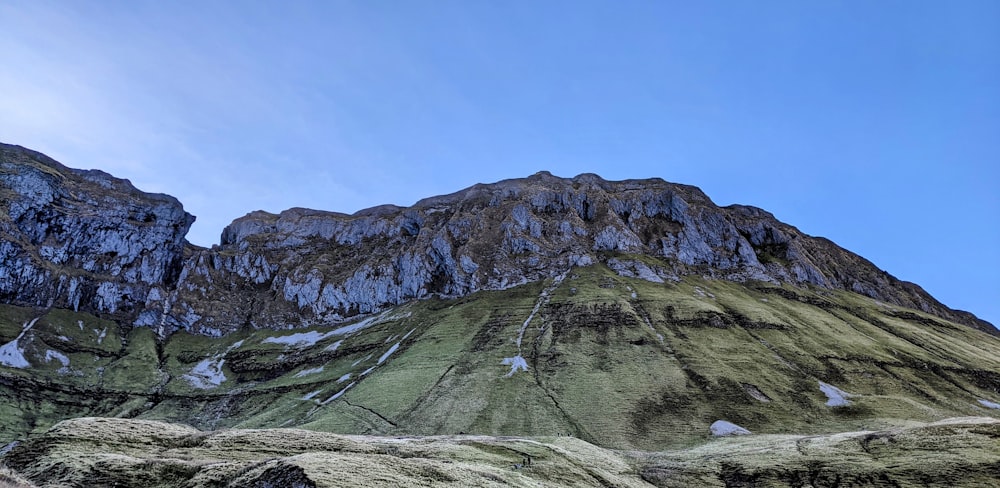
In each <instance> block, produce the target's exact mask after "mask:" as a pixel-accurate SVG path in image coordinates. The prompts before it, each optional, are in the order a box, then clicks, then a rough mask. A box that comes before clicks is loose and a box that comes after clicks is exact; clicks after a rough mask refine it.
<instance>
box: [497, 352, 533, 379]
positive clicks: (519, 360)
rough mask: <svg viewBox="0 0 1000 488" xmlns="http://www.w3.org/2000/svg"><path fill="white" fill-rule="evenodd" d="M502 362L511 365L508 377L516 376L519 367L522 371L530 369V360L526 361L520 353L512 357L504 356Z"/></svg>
mask: <svg viewBox="0 0 1000 488" xmlns="http://www.w3.org/2000/svg"><path fill="white" fill-rule="evenodd" d="M500 364H505V365H508V366H510V371H509V372H508V373H507V374H506V375H505V376H507V377H508V378H510V377H511V376H514V373H516V372H517V370H519V369H520V370H521V371H528V362H527V361H525V360H524V358H523V357H521V355H520V354H518V355H517V356H514V357H512V358H503V361H501V362H500Z"/></svg>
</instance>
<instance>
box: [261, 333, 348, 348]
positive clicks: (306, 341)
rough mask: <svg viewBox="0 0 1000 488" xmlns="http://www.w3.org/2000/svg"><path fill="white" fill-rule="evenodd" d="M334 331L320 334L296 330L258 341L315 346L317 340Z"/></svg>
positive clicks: (262, 342) (293, 345) (294, 345)
mask: <svg viewBox="0 0 1000 488" xmlns="http://www.w3.org/2000/svg"><path fill="white" fill-rule="evenodd" d="M334 332H336V331H331V332H327V333H326V334H320V333H319V332H316V331H309V332H297V333H295V334H291V335H286V336H280V337H268V338H266V339H264V340H263V341H260V342H261V344H285V345H287V346H291V347H296V348H303V347H309V346H315V345H316V343H317V342H319V341H321V340H323V339H326V338H327V337H330V336H333V335H335V334H334Z"/></svg>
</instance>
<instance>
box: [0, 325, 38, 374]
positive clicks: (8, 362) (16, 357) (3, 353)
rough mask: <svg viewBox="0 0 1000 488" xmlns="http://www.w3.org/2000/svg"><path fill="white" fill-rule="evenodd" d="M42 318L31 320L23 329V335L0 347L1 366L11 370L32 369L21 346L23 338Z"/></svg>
mask: <svg viewBox="0 0 1000 488" xmlns="http://www.w3.org/2000/svg"><path fill="white" fill-rule="evenodd" d="M39 318H40V317H35V318H34V319H31V322H25V323H24V328H23V329H21V333H20V334H18V335H17V337H15V338H14V340H12V341H10V342H8V343H6V344H4V345H2V346H0V364H3V365H4V366H10V367H11V368H30V367H31V363H29V362H28V359H27V358H25V357H24V349H22V348H21V346H20V341H21V338H23V337H24V334H25V333H27V332H28V331H29V330H31V328H32V327H33V326H34V325H35V322H38V319H39Z"/></svg>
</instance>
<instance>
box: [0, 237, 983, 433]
mask: <svg viewBox="0 0 1000 488" xmlns="http://www.w3.org/2000/svg"><path fill="white" fill-rule="evenodd" d="M623 258H631V257H630V256H623ZM643 259H645V260H650V259H652V258H648V257H644V258H643ZM653 264H655V263H653ZM536 309H537V310H536ZM533 310H534V311H535V313H534V315H532V313H533ZM39 316H40V317H41V318H40V319H39V320H38V322H37V323H36V324H35V326H34V327H33V329H32V330H31V331H29V332H28V333H26V334H25V336H24V338H23V339H22V341H21V342H19V345H20V346H21V347H22V348H23V349H24V351H25V357H27V358H28V360H29V361H30V362H31V366H32V367H31V368H27V369H18V368H11V367H5V366H0V386H2V388H0V441H4V442H6V441H11V440H14V439H16V438H19V437H23V436H24V435H26V434H28V433H31V432H34V433H40V432H43V431H45V430H46V429H48V428H49V427H50V426H51V425H53V424H55V423H56V422H58V421H60V420H63V419H67V418H73V417H79V416H119V417H130V418H139V419H152V420H164V421H171V422H182V423H186V424H190V425H193V426H195V427H198V428H202V429H218V428H263V427H300V428H305V429H311V430H319V431H330V432H337V433H349V434H387V435H442V434H460V433H465V434H477V435H519V436H525V435H530V436H555V435H569V436H573V437H576V438H579V439H582V440H584V441H587V442H590V443H593V444H596V445H600V446H604V447H609V448H616V449H641V450H658V449H667V448H682V447H688V446H693V445H697V444H700V443H703V442H704V441H705V440H707V439H708V438H709V437H710V433H709V425H710V424H712V423H713V422H715V421H716V420H727V421H730V422H733V423H736V424H738V425H740V426H742V427H745V428H747V429H749V430H750V431H752V432H754V433H755V434H757V433H759V434H799V435H815V434H821V433H830V432H843V431H856V430H869V429H886V428H894V427H899V426H907V425H914V424H915V423H917V422H933V421H937V420H940V419H944V418H948V417H958V416H994V417H996V416H1000V410H997V409H992V408H989V405H991V404H990V403H983V402H981V400H982V401H985V402H994V404H995V403H996V402H1000V339H998V338H997V337H995V336H991V335H988V334H985V333H983V332H980V331H977V330H974V329H971V328H969V327H965V326H962V325H958V324H953V323H949V322H946V321H944V320H942V319H940V318H936V317H933V316H931V315H927V314H924V313H922V312H919V311H915V310H908V309H902V308H899V307H895V306H889V305H885V304H880V303H878V302H875V301H873V300H872V299H870V298H867V297H863V296H860V295H855V294H852V293H848V292H839V291H829V290H820V289H807V288H796V287H791V286H789V285H784V286H778V285H773V284H766V283H746V284H739V283H733V282H728V281H721V280H708V279H702V278H697V277H688V278H685V279H684V280H683V281H679V282H668V283H653V282H649V281H644V280H640V279H633V278H625V277H621V276H619V275H617V274H616V273H615V272H613V271H612V270H610V269H608V268H606V267H604V266H603V265H594V266H589V267H584V268H574V269H572V270H571V271H570V272H569V273H567V275H565V277H564V279H562V281H558V280H548V281H545V282H536V283H528V284H524V285H521V286H518V287H515V288H510V289H507V290H503V291H486V292H479V293H476V294H473V295H470V296H468V297H465V298H461V299H448V300H446V299H440V298H432V299H428V300H422V301H416V302H411V303H409V304H406V305H403V306H400V307H397V308H394V309H390V310H387V311H385V312H384V313H382V314H377V315H374V316H370V317H367V318H366V319H365V320H367V321H368V322H367V326H365V327H361V328H360V329H359V330H357V331H347V332H345V331H343V330H342V331H340V332H337V329H338V328H340V327H344V326H347V325H351V324H337V325H334V326H330V327H320V328H309V329H295V330H287V331H272V330H242V331H240V332H237V333H234V334H230V335H227V336H224V337H223V338H218V339H215V338H208V337H203V336H193V335H189V334H186V333H183V332H181V333H176V334H173V335H172V336H170V337H168V338H167V339H166V340H164V341H162V342H158V341H157V339H156V337H155V336H154V334H152V333H151V331H150V330H148V329H144V328H138V329H133V330H130V331H129V330H123V329H120V328H118V327H117V326H115V324H113V323H111V322H107V321H104V320H101V319H98V318H95V317H93V316H91V315H87V314H82V313H73V312H69V311H65V310H50V311H48V312H38V311H35V310H31V309H25V308H17V307H11V306H2V309H0V344H4V343H8V342H9V341H11V340H13V339H14V338H15V337H17V336H18V334H20V332H21V329H22V327H23V326H24V325H25V324H26V323H28V322H29V321H30V320H31V319H33V318H35V317H39ZM529 317H531V320H530V322H528V323H527V326H525V327H524V329H523V335H521V329H522V326H524V324H525V322H526V320H527V319H528V318H529ZM81 324H82V325H81ZM102 334H103V335H102ZM519 335H521V337H522V339H521V345H520V348H519V347H518V344H517V340H516V339H517V338H518V336H519ZM98 338H100V342H98ZM296 341H298V342H297V343H295V342H296ZM47 351H53V352H58V353H60V354H62V355H64V356H65V357H66V358H68V365H63V364H62V363H61V362H60V361H58V360H55V359H51V358H50V359H49V360H48V361H45V359H44V358H45V357H46V355H47ZM519 355H520V357H522V358H523V359H524V361H525V366H526V367H527V370H518V371H516V372H514V373H513V374H510V375H509V376H508V373H510V372H511V370H512V368H511V365H504V364H502V361H503V360H504V359H505V358H515V357H517V356H519ZM199 371H200V372H201V373H202V375H201V376H199V375H198V374H196V373H198V372H199ZM820 382H823V383H825V384H829V385H832V386H833V387H836V388H838V389H840V390H842V391H843V392H846V394H849V395H850V396H848V397H847V398H846V399H847V400H848V402H849V403H848V404H846V405H843V406H828V405H827V404H826V403H827V401H828V398H827V396H826V395H824V393H823V392H822V391H821V389H820V385H821V383H820Z"/></svg>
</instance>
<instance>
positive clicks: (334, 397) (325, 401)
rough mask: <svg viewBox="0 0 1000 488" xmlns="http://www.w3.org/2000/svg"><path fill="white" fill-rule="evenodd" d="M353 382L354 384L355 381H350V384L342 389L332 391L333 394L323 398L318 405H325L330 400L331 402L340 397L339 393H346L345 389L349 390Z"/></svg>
mask: <svg viewBox="0 0 1000 488" xmlns="http://www.w3.org/2000/svg"><path fill="white" fill-rule="evenodd" d="M355 384H356V382H352V383H351V384H349V385H347V386H345V387H344V389H343V390H340V391H338V392H337V393H334V394H333V396H331V397H330V398H327V399H326V400H323V403H320V405H326V404H327V403H330V402H332V401H334V400H336V399H338V398H340V396H341V395H343V394H344V393H347V390H349V389H350V388H351V387H352V386H354V385H355Z"/></svg>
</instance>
